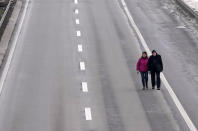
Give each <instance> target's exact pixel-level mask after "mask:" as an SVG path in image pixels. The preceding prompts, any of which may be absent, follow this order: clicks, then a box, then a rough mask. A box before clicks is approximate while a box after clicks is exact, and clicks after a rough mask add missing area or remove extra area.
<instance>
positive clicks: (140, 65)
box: [136, 52, 148, 90]
mask: <svg viewBox="0 0 198 131" xmlns="http://www.w3.org/2000/svg"><path fill="white" fill-rule="evenodd" d="M147 64H148V56H147V53H146V52H142V56H141V58H140V59H139V60H138V62H137V68H136V69H137V71H138V73H139V72H140V74H141V77H142V85H143V90H145V87H146V88H147V89H148V67H147Z"/></svg>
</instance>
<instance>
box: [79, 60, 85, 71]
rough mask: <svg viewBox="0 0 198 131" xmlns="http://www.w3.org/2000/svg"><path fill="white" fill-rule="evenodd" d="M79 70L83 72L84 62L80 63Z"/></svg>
mask: <svg viewBox="0 0 198 131" xmlns="http://www.w3.org/2000/svg"><path fill="white" fill-rule="evenodd" d="M80 70H82V71H84V70H85V62H80Z"/></svg>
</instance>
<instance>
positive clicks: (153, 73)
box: [151, 71, 161, 88]
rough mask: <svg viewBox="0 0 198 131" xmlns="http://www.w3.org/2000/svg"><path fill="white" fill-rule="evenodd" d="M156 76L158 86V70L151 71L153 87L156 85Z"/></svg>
mask: <svg viewBox="0 0 198 131" xmlns="http://www.w3.org/2000/svg"><path fill="white" fill-rule="evenodd" d="M156 77H157V88H160V85H161V79H160V72H156V71H151V83H152V87H155V85H156Z"/></svg>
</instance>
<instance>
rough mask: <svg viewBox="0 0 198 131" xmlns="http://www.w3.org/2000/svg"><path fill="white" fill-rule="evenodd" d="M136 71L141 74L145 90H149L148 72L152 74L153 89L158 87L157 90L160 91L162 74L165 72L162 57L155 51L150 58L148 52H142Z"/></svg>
mask: <svg viewBox="0 0 198 131" xmlns="http://www.w3.org/2000/svg"><path fill="white" fill-rule="evenodd" d="M136 69H137V71H138V73H139V72H140V74H141V78H142V85H143V90H145V88H146V89H148V72H149V73H150V74H151V84H152V89H155V86H156V85H157V90H160V87H161V79H160V73H161V72H162V71H163V63H162V58H161V56H160V55H159V54H158V53H157V52H156V51H155V50H153V51H152V55H151V56H150V57H149V58H148V56H147V53H146V52H142V56H141V58H140V59H139V60H138V62H137V67H136Z"/></svg>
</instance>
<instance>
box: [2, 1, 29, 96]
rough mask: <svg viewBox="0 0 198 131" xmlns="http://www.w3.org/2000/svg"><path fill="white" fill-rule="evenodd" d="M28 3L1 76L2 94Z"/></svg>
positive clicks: (27, 2)
mask: <svg viewBox="0 0 198 131" xmlns="http://www.w3.org/2000/svg"><path fill="white" fill-rule="evenodd" d="M28 4H29V0H27V1H26V3H25V7H24V11H23V13H22V15H21V20H20V22H19V25H18V29H17V31H16V35H15V36H14V39H13V43H12V46H11V49H10V52H9V54H8V58H7V61H6V64H5V67H4V70H3V72H2V76H1V78H0V94H1V93H2V90H3V85H4V82H5V80H6V77H7V74H8V71H9V68H10V64H11V61H12V58H13V55H14V51H15V48H16V45H17V41H18V38H19V35H20V33H21V29H22V25H23V22H24V19H25V15H26V12H27V8H28Z"/></svg>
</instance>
